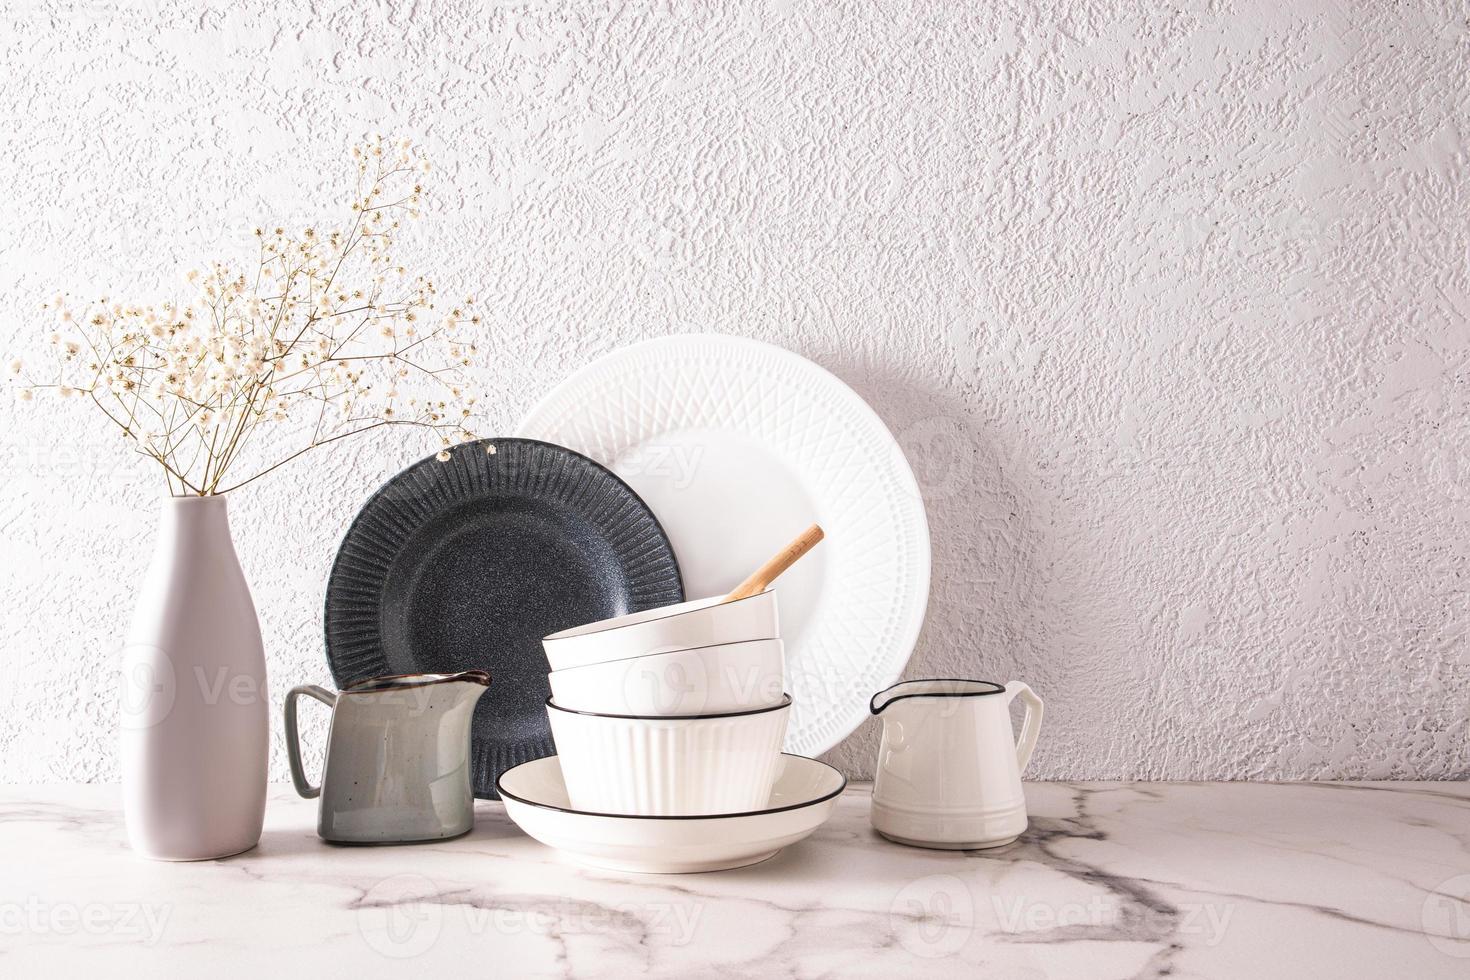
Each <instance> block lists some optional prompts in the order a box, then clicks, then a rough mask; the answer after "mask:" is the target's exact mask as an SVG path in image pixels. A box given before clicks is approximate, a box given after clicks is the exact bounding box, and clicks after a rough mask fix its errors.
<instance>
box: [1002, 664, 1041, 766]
mask: <svg viewBox="0 0 1470 980" xmlns="http://www.w3.org/2000/svg"><path fill="white" fill-rule="evenodd" d="M1018 696H1019V697H1020V699H1021V701H1022V702H1023V703H1024V704H1025V705H1026V717H1025V718H1023V719H1021V737H1020V738H1018V739H1016V767H1017V768H1018V769H1020V771H1021V772H1025V771H1026V763H1028V762H1030V761H1031V750H1032V749H1034V748H1036V735H1037V733H1038V732H1040V731H1041V715H1042V711H1043V710H1044V708H1045V705H1044V704H1042V701H1041V698H1039V697H1037V696H1036V692H1035V691H1033V690H1031V688H1029V687H1027V686H1026V685H1025V684H1023V683H1022V682H1020V681H1011V682H1010V683H1008V684H1006V704H1007V705H1009V704H1010V703H1011V702H1012V701H1013V700H1015V699H1016V697H1018Z"/></svg>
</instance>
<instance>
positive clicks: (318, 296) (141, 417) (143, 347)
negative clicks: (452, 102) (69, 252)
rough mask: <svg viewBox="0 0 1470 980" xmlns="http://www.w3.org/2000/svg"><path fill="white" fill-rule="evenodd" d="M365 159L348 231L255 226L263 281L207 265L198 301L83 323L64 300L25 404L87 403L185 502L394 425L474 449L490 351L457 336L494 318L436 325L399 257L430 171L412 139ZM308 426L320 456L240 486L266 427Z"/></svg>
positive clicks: (363, 152) (433, 296) (424, 282)
mask: <svg viewBox="0 0 1470 980" xmlns="http://www.w3.org/2000/svg"><path fill="white" fill-rule="evenodd" d="M352 156H353V160H354V161H355V163H356V170H357V179H356V185H355V187H354V189H353V193H352V197H351V201H350V206H349V208H348V212H349V215H350V218H349V223H348V225H347V226H346V227H345V228H340V229H339V228H333V229H327V230H325V231H323V230H322V229H321V228H320V227H319V226H313V227H309V228H306V229H305V230H304V231H303V232H302V233H301V234H300V235H299V236H292V235H289V234H287V232H286V231H285V229H283V228H281V227H274V228H273V231H272V232H270V233H267V232H265V230H264V228H263V227H258V228H255V229H254V238H255V239H256V240H257V242H258V247H259V259H258V265H257V267H256V268H255V269H253V270H251V272H250V274H249V275H247V274H246V273H244V272H240V271H236V270H235V269H233V268H231V267H230V266H228V265H226V264H224V263H220V262H211V263H208V264H207V265H206V266H204V267H202V268H199V269H191V270H190V271H189V272H188V273H187V274H186V276H185V281H186V282H187V283H188V284H189V285H190V287H191V288H192V289H193V290H194V291H195V298H194V300H193V301H192V302H190V303H187V304H183V305H176V304H174V303H170V302H165V303H161V304H158V305H156V306H150V305H137V304H127V303H119V302H109V301H108V300H107V299H106V298H105V297H104V298H102V299H100V300H98V301H97V302H96V303H94V304H91V305H90V306H89V307H88V308H86V309H84V310H82V311H80V313H79V314H78V313H77V312H74V311H73V310H72V308H71V306H70V305H69V304H68V302H67V300H66V298H65V296H57V297H56V298H55V299H54V300H53V301H52V302H51V303H50V304H48V305H49V306H50V308H51V309H52V310H53V312H54V313H55V314H56V315H57V317H58V318H59V320H60V321H61V324H62V325H63V329H65V330H67V331H68V334H67V335H66V336H63V335H62V333H61V332H52V333H51V334H50V336H49V338H48V340H49V342H50V347H51V351H52V356H53V359H54V361H55V372H54V378H52V379H49V380H37V379H36V378H35V377H33V376H28V375H27V373H26V369H25V366H24V365H23V364H21V362H19V361H12V362H11V364H10V369H11V373H12V374H13V375H17V376H20V377H21V384H22V388H21V391H20V396H21V398H22V399H23V400H27V401H29V400H31V399H32V398H33V396H34V393H35V392H37V391H54V392H56V393H57V394H59V395H60V396H62V397H69V396H71V395H73V394H80V395H82V396H83V397H85V398H87V399H88V400H90V401H91V402H92V403H93V404H94V405H95V406H96V407H97V408H99V409H100V410H101V411H102V412H103V413H104V414H105V415H106V416H107V417H108V418H109V419H110V420H111V421H112V422H113V423H114V424H115V425H116V426H117V428H118V429H119V431H120V432H121V433H122V435H123V437H124V438H125V439H127V440H129V441H130V442H132V443H133V444H134V446H135V448H136V449H137V451H138V452H140V453H143V454H144V455H146V456H148V457H150V458H152V459H153V460H155V461H156V462H158V463H159V464H160V465H161V466H162V467H163V469H164V471H165V474H166V477H167V479H168V484H169V489H170V492H174V493H180V494H199V495H207V494H213V493H224V492H227V491H229V490H232V489H235V488H236V487H240V486H243V485H245V484H246V483H249V482H251V481H252V480H255V479H258V478H259V477H260V476H263V475H265V474H266V473H269V472H271V471H272V470H274V469H275V468H276V467H278V466H281V465H284V464H285V463H286V462H289V461H290V460H292V459H295V458H296V457H298V456H300V455H302V454H303V453H306V452H308V451H310V450H311V449H314V448H317V447H318V446H323V445H327V444H329V443H332V442H336V441H338V440H340V439H345V438H348V437H350V436H353V435H358V434H360V433H363V432H367V431H369V430H372V429H376V428H380V427H383V426H388V425H409V426H417V427H421V428H425V429H428V430H430V431H431V432H433V433H435V434H436V435H438V436H439V437H440V440H441V443H442V444H443V445H445V446H446V447H447V446H449V445H450V444H451V439H454V440H458V441H461V442H464V441H469V440H472V439H473V438H474V436H473V435H472V434H471V432H470V430H469V428H468V426H469V423H470V421H471V419H472V411H471V408H472V406H473V403H474V399H473V398H468V399H466V398H464V397H463V396H462V392H463V390H464V384H463V379H462V377H461V372H462V369H463V368H464V367H466V366H467V365H468V364H469V359H468V357H467V356H466V355H465V351H466V350H468V351H470V352H474V351H475V347H474V345H473V344H466V343H465V342H464V341H462V340H460V339H458V338H457V337H456V336H455V334H456V331H457V330H458V329H459V328H460V327H461V326H462V325H463V324H465V323H467V322H472V323H478V322H479V317H478V316H477V315H475V314H473V313H472V312H469V309H468V308H470V307H472V306H473V301H472V300H467V301H466V302H465V303H464V304H461V305H459V306H456V307H455V308H454V310H453V312H452V313H451V314H449V315H448V316H443V317H437V318H435V320H433V321H430V316H429V314H431V313H433V312H434V311H435V308H436V305H437V292H436V289H435V287H434V283H433V280H432V279H430V278H428V277H426V276H410V275H409V274H408V273H407V270H406V269H405V268H404V266H402V265H401V264H400V263H399V262H398V261H397V260H396V259H395V257H394V245H395V242H396V237H397V234H398V231H399V229H400V223H399V216H402V215H406V216H410V217H416V216H417V214H418V213H419V208H420V205H421V202H422V198H423V187H422V185H421V184H419V183H418V177H417V175H418V174H419V173H422V172H427V170H428V165H427V163H426V162H425V161H424V160H423V159H422V156H421V155H420V154H419V153H418V151H417V150H416V149H415V148H414V147H413V146H412V145H411V144H410V143H409V142H408V141H406V140H403V141H399V142H397V143H396V144H387V143H385V142H384V141H383V140H382V139H381V138H379V137H373V138H370V139H369V140H368V141H366V142H365V143H363V144H361V145H359V146H356V147H354V148H353V152H352ZM420 321H429V322H437V326H434V327H432V328H420V327H419V326H418V323H419V322H420ZM73 330H76V331H79V333H80V335H79V336H72V335H71V331H73ZM400 383H401V384H402V385H403V387H400ZM412 385H417V386H418V387H419V388H422V389H425V390H423V391H414V390H412V387H411V386H412ZM451 419H452V420H453V421H451ZM293 420H298V421H300V422H301V424H302V425H303V426H306V425H309V426H310V436H309V438H308V439H307V440H306V445H305V446H302V447H301V448H299V449H297V450H295V451H293V452H289V453H287V454H286V455H284V456H283V457H281V458H278V459H276V460H275V461H274V462H270V463H269V464H268V465H261V466H260V467H259V468H257V469H256V470H255V472H254V473H252V474H251V475H249V476H246V477H245V478H243V479H236V478H235V477H236V474H235V473H234V471H233V470H232V466H233V465H234V464H236V463H237V462H239V461H240V460H241V458H242V457H241V453H242V451H243V450H244V448H245V447H246V446H247V445H248V444H250V440H251V437H252V436H253V435H254V434H255V433H256V432H257V431H258V430H259V429H260V427H262V426H263V425H265V424H266V423H268V422H275V423H282V422H290V421H293ZM449 452H451V450H449V449H447V448H446V449H444V450H442V451H441V452H440V453H438V457H439V458H441V459H443V458H447V454H448V453H449ZM227 476H229V477H230V478H231V480H232V481H233V482H231V480H227V479H226V477H227Z"/></svg>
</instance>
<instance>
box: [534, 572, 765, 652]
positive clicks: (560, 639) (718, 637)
mask: <svg viewBox="0 0 1470 980" xmlns="http://www.w3.org/2000/svg"><path fill="white" fill-rule="evenodd" d="M780 635H781V632H780V628H779V625H778V619H777V614H776V593H775V591H774V590H772V589H767V590H766V591H764V592H761V593H759V594H757V595H753V596H750V597H748V598H745V599H737V600H735V601H734V602H726V601H725V597H724V596H714V597H712V598H709V599H694V600H691V601H689V602H679V603H675V604H674V605H672V606H660V607H659V608H657V609H645V610H644V611H643V612H636V613H629V614H628V615H626V616H617V617H615V618H613V619H603V620H599V621H598V622H595V623H587V624H586V625H584V626H577V627H574V628H572V629H568V630H562V631H561V632H559V633H552V634H551V635H550V636H547V637H544V638H543V639H542V640H541V647H542V649H543V650H545V651H546V660H547V662H548V663H549V664H551V669H552V670H570V669H571V668H573V667H586V666H588V665H589V664H601V663H607V662H608V661H610V660H626V659H628V658H629V657H643V656H647V655H648V654H652V653H668V652H669V651H671V650H688V649H690V648H691V647H705V646H711V645H714V644H717V643H738V642H740V641H742V640H772V639H775V638H776V637H778V636H780Z"/></svg>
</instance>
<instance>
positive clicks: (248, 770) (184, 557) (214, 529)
mask: <svg viewBox="0 0 1470 980" xmlns="http://www.w3.org/2000/svg"><path fill="white" fill-rule="evenodd" d="M121 708H122V717H121V728H122V746H121V749H122V759H121V762H122V777H123V812H124V816H125V817H126V820H127V827H128V839H129V841H130V842H131V843H132V846H133V849H134V850H135V851H137V852H138V853H139V854H142V855H144V856H145V857H150V858H156V859H159V860H164V861H200V860H205V859H208V858H219V857H226V856H228V855H231V854H238V853H239V852H241V851H244V850H248V849H250V848H252V847H254V846H255V844H256V843H257V842H258V841H259V840H260V829H261V823H262V821H263V819H264V816H265V793H266V763H267V752H268V746H269V727H268V713H267V705H266V683H265V654H264V649H263V647H262V644H261V638H260V624H259V621H258V620H257V619H256V616H255V604H254V603H253V602H252V601H251V599H250V588H249V586H248V585H247V584H246V582H245V575H244V573H243V572H242V571H241V570H240V563H239V561H238V560H237V559H236V557H235V546H234V542H233V541H232V540H231V538H230V522H229V516H228V511H227V507H226V502H225V498H224V497H223V496H212V497H171V498H167V499H165V500H164V501H163V512H162V517H161V520H160V522H159V529H158V544H157V547H156V549H155V551H154V553H153V560H152V562H151V563H150V564H149V566H148V571H147V573H146V574H145V575H144V578H143V581H142V583H141V585H140V587H139V590H138V605H137V609H136V611H135V613H134V616H133V622H132V627H131V629H130V630H129V632H128V640H127V648H126V650H125V652H124V657H123V677H122V705H121Z"/></svg>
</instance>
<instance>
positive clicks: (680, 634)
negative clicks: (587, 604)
mask: <svg viewBox="0 0 1470 980" xmlns="http://www.w3.org/2000/svg"><path fill="white" fill-rule="evenodd" d="M542 645H543V647H544V648H545V650H546V658H547V660H548V661H549V663H550V665H551V668H552V669H551V673H550V675H548V676H549V678H550V681H551V699H550V700H549V701H548V702H547V707H546V711H547V714H548V715H549V716H550V720H551V734H552V737H553V738H554V739H555V740H556V750H557V754H558V756H559V757H560V759H561V771H562V776H563V778H564V779H565V780H566V787H567V795H568V796H569V798H570V801H571V804H572V806H573V807H575V808H576V809H578V810H584V811H591V812H596V813H617V814H637V815H643V816H690V815H696V814H716V813H741V812H746V811H750V810H759V809H761V808H763V807H765V806H766V804H767V802H768V800H769V799H770V794H771V786H772V784H773V783H774V782H775V779H776V776H777V774H778V772H779V768H780V760H781V743H782V741H783V740H784V739H785V737H786V721H787V717H788V715H789V714H790V713H791V698H790V696H789V695H787V694H786V693H785V692H784V691H783V689H782V684H783V678H784V674H785V663H784V651H783V649H782V646H781V639H780V629H779V625H778V620H777V615H776V594H775V592H773V591H771V590H769V589H768V590H766V591H765V592H762V593H760V594H759V595H754V596H751V597H749V598H747V599H739V600H736V601H735V602H724V601H723V597H718V598H713V599H698V600H695V601H693V602H683V603H679V604H678V605H673V606H664V607H662V608H659V609H650V610H646V611H644V612H640V613H633V614H631V615H627V616H620V617H618V618H616V619H608V620H602V621H601V622H596V623H589V624H587V625H586V626H578V627H576V628H575V629H569V630H563V631H562V632H560V633H553V634H552V635H551V636H548V637H546V638H545V639H544V640H542Z"/></svg>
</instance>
